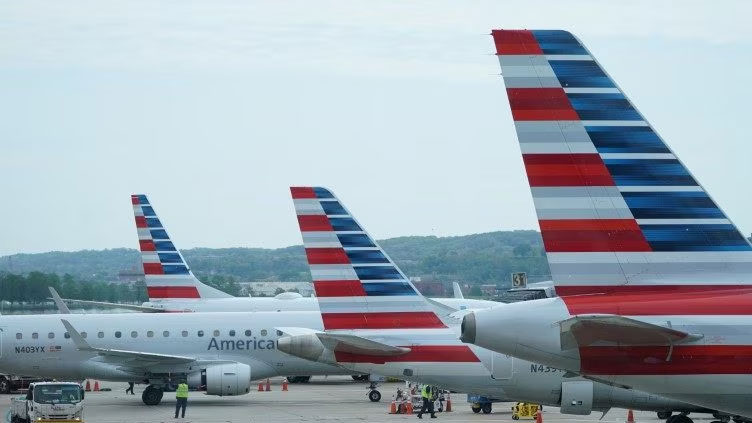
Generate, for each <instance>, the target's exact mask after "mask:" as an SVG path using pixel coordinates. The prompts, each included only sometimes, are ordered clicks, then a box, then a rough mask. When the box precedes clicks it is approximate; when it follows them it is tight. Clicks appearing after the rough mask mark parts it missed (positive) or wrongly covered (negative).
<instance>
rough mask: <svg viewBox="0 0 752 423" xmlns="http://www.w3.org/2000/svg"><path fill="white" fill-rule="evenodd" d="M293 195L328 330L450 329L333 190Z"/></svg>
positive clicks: (300, 190)
mask: <svg viewBox="0 0 752 423" xmlns="http://www.w3.org/2000/svg"><path fill="white" fill-rule="evenodd" d="M290 191H291V193H292V198H293V202H294V204H295V211H296V213H297V217H298V224H299V226H300V231H301V233H302V236H303V245H304V246H305V252H306V257H307V259H308V264H309V265H310V270H311V276H312V278H313V285H314V289H315V291H316V297H317V298H318V301H319V305H320V307H321V315H322V318H323V321H324V328H325V329H327V330H331V329H388V328H443V327H445V326H444V324H443V323H442V322H441V320H440V319H439V318H438V316H437V315H436V314H435V313H434V312H433V311H431V310H430V308H429V307H428V305H427V303H426V302H425V301H424V299H423V298H422V296H421V295H420V294H419V293H418V291H417V290H416V289H415V287H414V286H413V285H412V284H411V283H410V281H409V280H408V279H407V278H406V277H405V275H404V274H402V272H401V271H400V270H399V269H398V268H397V266H395V265H394V263H393V262H392V260H391V259H390V258H389V257H388V256H387V255H386V254H385V253H384V251H383V250H382V249H381V247H379V246H378V245H377V244H376V242H375V241H374V240H373V239H372V238H371V237H370V236H369V235H368V234H367V233H366V232H365V231H364V230H363V229H362V227H361V226H360V225H359V224H358V222H357V221H356V220H355V219H354V218H353V216H352V215H351V214H350V213H349V212H348V211H347V209H345V207H344V206H343V205H342V204H341V203H340V202H339V201H338V200H337V199H336V198H335V197H334V195H333V194H332V193H331V192H330V191H329V190H327V189H326V188H320V187H292V188H290Z"/></svg>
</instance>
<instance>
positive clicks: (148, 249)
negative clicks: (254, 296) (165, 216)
mask: <svg viewBox="0 0 752 423" xmlns="http://www.w3.org/2000/svg"><path fill="white" fill-rule="evenodd" d="M131 203H132V204H133V213H134V215H135V218H136V231H137V232H138V243H139V249H140V251H141V262H142V264H143V266H144V275H145V276H144V277H145V279H146V290H147V292H148V295H149V300H150V301H154V300H164V299H178V298H230V297H232V295H229V294H226V293H224V292H222V291H220V290H218V289H214V288H212V287H210V286H208V285H205V284H203V283H201V281H199V280H198V278H196V277H195V276H194V275H193V272H191V270H190V268H189V267H188V265H187V264H186V262H185V259H184V258H183V255H182V254H180V251H178V249H177V248H175V245H174V244H173V243H172V241H171V240H170V237H169V235H167V231H166V230H165V228H164V226H162V222H160V220H159V218H158V217H157V214H156V213H155V212H154V208H153V207H152V205H151V203H150V202H149V199H148V198H147V197H146V195H143V194H138V195H131Z"/></svg>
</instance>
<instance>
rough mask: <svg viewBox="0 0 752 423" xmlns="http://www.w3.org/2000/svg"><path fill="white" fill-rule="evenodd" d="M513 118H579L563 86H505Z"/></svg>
mask: <svg viewBox="0 0 752 423" xmlns="http://www.w3.org/2000/svg"><path fill="white" fill-rule="evenodd" d="M507 96H508V97H509V106H510V107H511V108H512V118H513V119H514V120H580V116H579V115H578V114H577V112H576V111H575V110H574V108H572V104H571V103H570V102H569V98H568V97H567V94H566V93H565V92H564V89H563V88H507Z"/></svg>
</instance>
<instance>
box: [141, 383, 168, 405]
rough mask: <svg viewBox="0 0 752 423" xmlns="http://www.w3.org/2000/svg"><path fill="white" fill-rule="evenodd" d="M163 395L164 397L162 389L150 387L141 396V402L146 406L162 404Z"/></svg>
mask: <svg viewBox="0 0 752 423" xmlns="http://www.w3.org/2000/svg"><path fill="white" fill-rule="evenodd" d="M162 395H164V392H162V389H161V388H157V387H155V386H153V385H149V386H147V387H146V389H144V392H143V393H142V394H141V401H143V402H144V404H146V405H157V404H159V403H160V402H162Z"/></svg>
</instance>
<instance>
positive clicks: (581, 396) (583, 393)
mask: <svg viewBox="0 0 752 423" xmlns="http://www.w3.org/2000/svg"><path fill="white" fill-rule="evenodd" d="M591 411H593V382H591V381H589V380H572V381H568V382H562V383H561V412H562V413H564V414H578V415H583V416H584V415H588V414H590V412H591Z"/></svg>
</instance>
